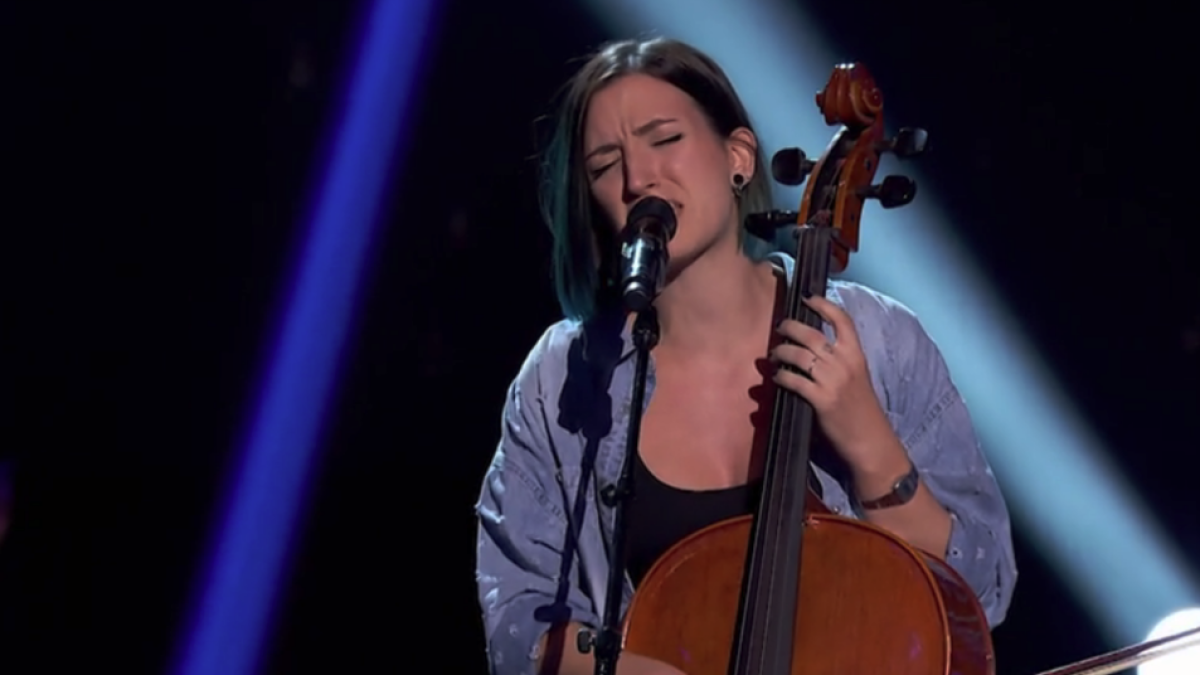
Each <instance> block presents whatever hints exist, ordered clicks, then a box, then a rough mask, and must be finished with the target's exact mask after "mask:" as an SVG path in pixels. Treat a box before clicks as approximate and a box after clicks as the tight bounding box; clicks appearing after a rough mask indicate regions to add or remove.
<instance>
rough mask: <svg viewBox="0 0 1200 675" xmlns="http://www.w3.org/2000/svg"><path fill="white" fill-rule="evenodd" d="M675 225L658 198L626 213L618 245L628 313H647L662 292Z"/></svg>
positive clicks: (668, 208)
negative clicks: (627, 215) (619, 246)
mask: <svg viewBox="0 0 1200 675" xmlns="http://www.w3.org/2000/svg"><path fill="white" fill-rule="evenodd" d="M675 225H676V222H675V209H673V208H671V205H670V204H668V203H667V202H666V201H664V200H662V199H659V198H658V197H647V198H645V199H643V200H641V201H640V202H638V203H636V204H634V205H633V208H632V209H631V210H630V211H629V217H628V218H626V219H625V229H624V231H623V232H622V243H621V297H622V299H623V300H624V301H625V307H626V308H628V309H629V310H631V311H634V312H640V311H642V310H644V309H646V308H647V307H649V306H650V303H652V302H654V298H656V297H658V293H659V291H661V290H662V287H663V282H664V281H665V280H666V276H667V262H668V261H669V260H670V257H669V256H668V254H667V242H669V241H671V238H672V237H674V236H675Z"/></svg>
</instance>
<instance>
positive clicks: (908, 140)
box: [880, 127, 929, 159]
mask: <svg viewBox="0 0 1200 675" xmlns="http://www.w3.org/2000/svg"><path fill="white" fill-rule="evenodd" d="M928 149H929V132H927V131H925V130H924V129H912V128H908V127H905V128H904V129H901V130H900V131H899V132H897V133H896V137H895V138H893V139H891V140H887V141H884V142H883V147H882V148H880V151H881V152H890V153H892V154H894V155H896V156H897V157H899V158H901V159H911V158H913V157H919V156H921V155H923V154H925V151H926V150H928Z"/></svg>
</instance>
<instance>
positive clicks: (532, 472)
mask: <svg viewBox="0 0 1200 675" xmlns="http://www.w3.org/2000/svg"><path fill="white" fill-rule="evenodd" d="M535 351H536V350H535ZM551 452H552V449H551V447H550V441H549V438H548V435H547V432H546V421H545V419H544V416H543V415H542V407H541V401H540V390H539V387H538V381H537V368H536V355H531V358H530V360H529V361H528V362H527V363H526V366H525V367H524V368H523V369H522V373H521V375H519V376H518V378H517V380H516V381H515V382H514V383H513V385H512V386H511V387H510V389H509V393H508V398H507V401H506V404H505V406H504V413H503V427H502V432H501V439H500V443H499V447H498V448H497V450H496V454H495V457H494V458H493V460H492V464H491V466H490V467H489V469H488V471H487V474H486V476H485V478H484V483H483V489H482V491H481V494H480V498H479V503H478V505H477V506H476V513H477V515H478V519H479V530H478V541H477V553H476V573H475V577H476V583H477V585H478V593H479V603H480V608H481V609H482V611H483V623H484V630H485V634H486V638H487V650H488V660H489V663H490V668H491V672H492V673H493V674H494V675H508V674H510V673H511V674H512V675H517V674H524V673H531V672H535V670H534V669H535V667H537V666H538V665H540V663H539V662H540V661H541V660H542V659H541V656H542V653H543V651H544V646H545V645H544V640H543V636H544V634H545V633H546V631H547V630H548V629H549V628H550V627H551V624H550V623H549V622H548V621H545V620H543V619H544V618H545V617H543V616H542V612H544V611H545V610H542V612H539V611H538V609H539V608H540V607H543V606H547V605H551V604H552V603H554V601H555V598H556V596H557V595H558V593H559V592H560V589H559V584H558V583H557V582H556V581H555V580H556V579H558V577H559V573H560V568H561V566H562V555H563V553H562V545H563V541H564V538H565V536H566V533H567V518H566V513H565V510H564V506H563V502H562V497H561V494H560V493H559V492H558V491H557V490H556V489H555V487H556V486H555V482H554V479H553V468H552V466H553V459H552V457H551V454H550V453H551ZM565 590H566V597H565V599H564V604H565V606H566V608H567V609H568V610H569V613H570V617H569V618H570V620H574V621H577V622H584V623H587V624H590V625H595V624H597V623H599V622H598V621H597V619H596V617H595V616H593V615H592V610H591V603H590V602H589V600H588V599H587V597H586V596H585V595H584V593H583V592H582V590H580V587H579V584H578V570H577V567H576V566H575V565H572V569H571V572H570V579H569V581H568V583H567V584H566V588H565ZM535 614H536V616H535ZM570 639H571V640H573V639H574V638H573V637H571V638H570ZM562 651H563V653H564V656H565V657H567V659H570V660H572V661H573V660H576V659H574V658H571V657H575V656H579V657H582V656H583V655H578V654H577V650H576V649H574V644H573V643H568V644H566V645H564V648H563V650H562ZM589 661H590V659H589ZM563 665H564V666H569V665H571V664H568V663H564V664H563ZM562 672H570V669H563V671H562ZM589 672H590V671H589Z"/></svg>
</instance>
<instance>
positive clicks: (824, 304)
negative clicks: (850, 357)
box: [804, 295, 858, 346]
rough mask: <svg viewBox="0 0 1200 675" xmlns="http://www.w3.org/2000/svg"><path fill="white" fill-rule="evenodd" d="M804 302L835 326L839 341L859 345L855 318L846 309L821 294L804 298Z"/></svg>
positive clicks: (834, 332) (835, 333) (834, 329)
mask: <svg viewBox="0 0 1200 675" xmlns="http://www.w3.org/2000/svg"><path fill="white" fill-rule="evenodd" d="M804 304H806V305H808V306H809V307H811V308H812V310H813V311H814V312H816V313H817V314H819V315H820V316H821V318H822V319H824V320H825V321H826V322H828V323H829V325H831V326H833V334H834V335H835V336H837V341H838V342H843V343H846V344H852V345H854V346H858V331H857V330H856V329H855V328H854V320H853V319H851V318H850V315H849V314H847V313H846V311H845V310H844V309H842V308H841V307H838V306H837V305H836V304H835V303H833V302H831V301H830V300H828V299H826V298H822V297H820V296H816V295H814V296H812V297H808V298H804Z"/></svg>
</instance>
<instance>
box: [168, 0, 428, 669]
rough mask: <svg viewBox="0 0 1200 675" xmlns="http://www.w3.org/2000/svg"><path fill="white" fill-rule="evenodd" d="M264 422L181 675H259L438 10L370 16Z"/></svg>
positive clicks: (408, 3)
mask: <svg viewBox="0 0 1200 675" xmlns="http://www.w3.org/2000/svg"><path fill="white" fill-rule="evenodd" d="M366 10H367V11H366V12H365V13H364V14H363V15H362V16H363V19H364V20H363V22H362V24H361V34H360V36H359V39H358V40H356V42H355V43H354V44H355V48H356V49H357V54H356V55H355V57H356V58H355V61H354V64H355V66H354V67H353V68H352V69H349V70H347V72H348V73H349V74H350V78H349V81H348V87H347V89H346V90H344V92H343V94H342V95H343V99H342V101H341V109H340V111H339V113H340V114H339V116H338V118H337V126H336V127H335V128H334V129H333V136H332V140H333V142H332V144H331V145H330V146H329V149H328V158H327V159H328V163H327V164H326V169H325V172H324V175H323V176H322V180H321V182H320V183H319V185H318V189H319V193H318V196H317V198H316V199H315V200H314V208H313V212H312V213H311V214H310V215H309V218H308V223H307V231H306V233H305V236H306V240H305V245H304V246H303V247H302V248H301V255H300V257H299V259H298V260H297V264H296V269H295V273H294V276H293V277H292V283H290V284H289V285H288V288H287V296H286V299H285V303H286V304H285V310H286V311H285V312H284V313H283V314H282V317H283V318H282V325H281V326H280V327H279V330H278V333H277V335H276V336H274V342H275V349H274V350H273V360H272V361H271V363H270V365H269V368H268V370H267V372H266V373H265V377H264V378H263V380H262V387H263V389H262V392H261V394H260V397H259V399H258V400H259V404H258V408H257V410H256V415H255V418H254V420H253V423H252V427H251V429H250V432H249V435H248V439H247V440H246V442H245V446H244V449H243V450H242V452H241V454H240V455H239V458H240V464H238V465H235V468H236V474H235V475H233V476H232V483H231V484H230V486H229V492H228V501H227V502H225V503H224V504H222V511H221V514H220V518H219V520H218V522H217V525H216V528H215V529H214V535H215V540H214V542H213V544H212V546H211V551H210V553H209V555H210V558H209V560H207V561H206V565H205V567H204V568H203V572H202V574H203V576H202V578H201V583H200V585H199V586H198V588H197V589H196V593H197V596H196V599H195V601H194V611H193V614H192V615H191V616H189V617H188V622H187V623H186V624H185V631H184V632H183V634H182V635H181V645H182V647H181V650H180V653H179V655H178V657H177V659H176V662H175V664H174V672H176V673H177V674H178V675H249V674H250V673H251V672H253V671H254V670H255V667H256V665H257V662H258V659H259V654H260V652H261V647H260V645H261V643H262V641H263V637H264V636H265V635H267V634H268V632H269V623H270V618H271V614H272V609H273V605H274V601H275V598H276V596H277V594H278V585H279V579H280V577H281V575H282V573H283V571H284V569H285V567H286V560H287V557H288V550H289V547H290V543H291V540H292V538H293V531H294V528H295V527H296V524H297V513H298V512H299V506H300V504H301V500H302V497H303V493H304V487H305V483H306V478H307V476H308V474H309V473H310V471H311V467H312V465H313V464H314V462H313V457H314V455H315V454H316V453H315V451H316V448H317V445H318V439H319V436H320V433H321V429H322V427H323V425H324V421H325V411H326V408H327V406H328V400H329V397H330V392H331V390H332V389H333V387H334V384H335V382H336V379H337V373H338V369H339V368H338V366H339V362H340V357H341V353H342V350H343V346H344V344H345V341H346V336H347V333H348V326H349V325H350V324H351V322H352V320H353V310H354V306H355V298H356V296H357V294H358V285H359V278H360V276H361V268H362V266H363V261H364V257H365V253H366V251H367V249H368V247H369V245H370V242H371V240H372V234H373V230H374V226H375V222H376V220H377V218H378V212H379V205H380V203H381V202H382V201H383V200H382V196H383V192H384V189H385V185H386V182H387V179H388V176H389V173H390V168H391V165H392V163H393V160H394V158H402V157H403V148H402V147H400V145H401V141H402V140H403V135H402V131H403V126H404V125H403V123H404V122H405V120H406V109H409V110H411V106H410V105H409V97H410V90H411V89H412V85H413V82H414V80H415V79H416V78H417V77H418V76H419V74H420V73H419V67H420V64H421V54H422V49H423V46H424V44H425V38H426V35H427V31H428V30H429V29H430V27H429V24H430V21H429V19H430V18H431V14H432V10H433V0H381V1H379V2H375V3H373V4H371V5H369V6H368V7H366Z"/></svg>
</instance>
